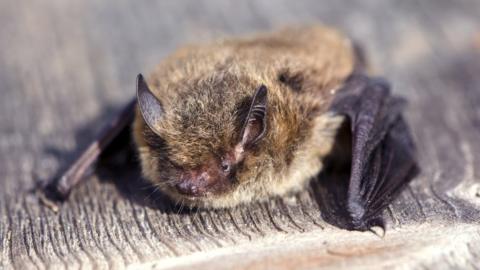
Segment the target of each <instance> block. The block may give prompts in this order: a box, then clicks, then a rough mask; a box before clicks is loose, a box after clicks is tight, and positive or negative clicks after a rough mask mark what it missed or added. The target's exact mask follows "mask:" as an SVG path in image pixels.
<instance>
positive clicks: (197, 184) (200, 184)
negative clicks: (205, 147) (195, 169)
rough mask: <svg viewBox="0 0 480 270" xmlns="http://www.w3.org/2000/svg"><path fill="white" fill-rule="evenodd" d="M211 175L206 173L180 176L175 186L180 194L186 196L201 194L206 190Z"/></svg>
mask: <svg viewBox="0 0 480 270" xmlns="http://www.w3.org/2000/svg"><path fill="white" fill-rule="evenodd" d="M210 180H212V179H211V177H210V176H209V175H208V174H206V173H201V174H193V175H190V176H189V177H185V178H182V179H181V180H180V182H179V183H178V184H177V185H176V186H175V187H176V188H177V191H178V192H179V193H180V194H183V195H187V196H202V195H204V194H205V192H206V191H207V190H208V186H209V184H211V183H210Z"/></svg>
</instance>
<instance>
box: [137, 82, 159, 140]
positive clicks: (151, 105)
mask: <svg viewBox="0 0 480 270" xmlns="http://www.w3.org/2000/svg"><path fill="white" fill-rule="evenodd" d="M137 101H138V106H139V108H140V112H141V113H142V116H143V119H144V120H145V122H146V123H147V125H148V126H149V127H150V129H152V130H153V131H154V132H155V133H158V131H157V130H156V124H157V123H158V122H160V120H161V118H162V116H163V107H162V104H161V103H160V101H159V100H158V99H157V98H156V97H155V96H154V95H153V93H152V91H150V88H148V85H147V83H146V82H145V79H144V78H143V76H142V74H138V76H137Z"/></svg>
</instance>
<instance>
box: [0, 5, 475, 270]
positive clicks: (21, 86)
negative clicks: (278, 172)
mask: <svg viewBox="0 0 480 270" xmlns="http://www.w3.org/2000/svg"><path fill="white" fill-rule="evenodd" d="M478 14H480V4H479V3H478V2H477V1H475V0H470V1H467V0H461V1H455V2H451V1H445V0H441V1H433V0H427V1H416V0H408V1H401V2H400V1H375V0H368V1H334V2H330V3H327V1H313V0H309V1H295V2H292V1H275V2H273V1H267V0H262V1H241V2H238V3H237V2H230V1H220V0H214V1H175V2H155V3H154V2H146V1H145V2H140V1H93V0H92V1H61V0H51V1H42V2H36V1H31V0H19V1H8V0H5V1H0V25H2V27H0V93H1V94H2V97H1V99H0V105H1V106H0V134H1V136H0V173H1V177H2V178H1V179H0V186H1V188H0V269H3V268H5V269H25V268H39V269H43V268H47V267H52V268H125V267H127V266H132V267H135V266H138V267H144V268H147V267H153V268H158V269H166V268H169V269H170V268H171V269H176V268H184V267H187V266H189V267H190V266H192V265H193V266H195V267H197V268H199V269H207V268H208V269H209V268H211V267H212V266H214V267H217V268H226V267H232V268H245V267H248V268H253V269H263V268H273V267H275V268H284V269H288V268H291V267H293V266H295V267H297V268H299V269H301V268H303V269H308V268H313V267H316V266H327V267H330V268H345V267H351V266H358V267H365V268H367V267H368V268H370V267H371V266H372V265H373V266H376V267H378V268H381V267H395V266H397V267H405V268H407V267H415V268H421V267H425V268H433V269H437V268H449V267H462V268H479V267H480V264H479V262H480V247H479V245H478V244H477V243H478V241H479V240H480V225H479V220H480V142H479V140H478V138H479V137H480V78H479V76H478V75H477V74H478V70H480V46H479V45H478V44H479V43H478V40H479V36H480V17H478ZM318 21H320V22H325V23H329V24H333V25H335V26H337V27H339V28H341V29H343V30H345V31H346V32H348V33H349V34H351V35H352V36H353V37H354V38H355V39H356V40H359V41H361V42H362V43H363V44H364V45H365V47H366V48H367V51H368V52H369V54H370V57H371V61H372V63H373V65H374V66H376V67H377V70H378V71H379V73H382V74H385V75H386V76H387V77H388V78H390V79H391V81H392V82H393V85H394V91H395V92H396V93H398V94H400V95H403V96H405V97H406V98H407V99H408V100H409V101H410V105H409V109H408V111H407V119H408V122H409V123H410V124H411V127H412V131H413V135H414V137H415V140H416V141H417V145H418V152H419V159H420V165H421V170H422V171H421V174H420V175H419V176H418V177H417V178H416V179H415V180H414V181H413V182H412V184H411V185H410V187H409V188H408V189H407V190H406V191H405V192H404V193H403V194H402V195H401V197H400V198H399V199H398V200H397V201H396V202H395V203H394V204H393V205H392V206H390V207H389V209H388V211H387V212H386V215H387V217H388V222H389V223H388V226H389V229H388V231H387V235H386V236H385V238H383V239H381V238H379V237H377V236H375V235H373V234H371V233H358V232H346V231H342V230H339V229H337V228H334V227H332V226H331V225H329V224H328V223H326V222H325V221H324V220H323V219H322V218H321V216H320V208H321V207H319V202H320V201H321V198H320V195H319V194H320V192H319V190H320V189H321V188H322V187H321V183H318V182H317V183H314V184H313V185H312V187H311V189H310V190H306V191H305V192H302V193H301V194H296V195H292V196H290V197H287V198H281V199H273V200H271V201H269V202H267V203H256V204H253V205H249V206H245V207H239V208H235V209H230V210H218V211H205V210H202V211H199V212H194V213H189V212H185V211H178V207H177V208H175V207H170V206H168V205H166V204H163V203H162V202H163V199H162V198H161V196H158V194H153V195H152V194H149V193H148V192H149V191H148V190H145V188H144V187H142V186H140V185H138V183H135V181H132V179H133V180H134V179H137V178H138V176H139V174H138V170H135V169H132V168H120V169H118V168H116V169H115V170H109V169H108V168H101V169H100V170H99V172H98V173H97V174H95V175H93V176H91V177H92V179H91V181H88V183H87V184H85V185H82V186H81V187H80V188H79V190H77V191H75V192H74V193H73V194H72V197H71V199H70V200H69V201H68V202H66V203H65V205H64V206H63V207H62V209H61V210H60V212H59V213H58V214H55V213H53V212H51V211H49V210H48V209H46V208H45V207H44V206H42V205H39V204H38V200H37V197H36V196H35V194H33V193H30V192H29V191H30V190H31V189H32V188H33V187H34V186H35V182H36V181H37V180H41V179H43V180H46V179H50V178H52V177H54V176H55V174H56V173H57V172H58V171H59V170H61V169H62V168H65V166H67V165H68V164H69V163H70V162H71V161H72V160H73V159H74V157H75V156H76V154H77V153H78V152H79V150H80V149H81V148H82V147H83V146H85V145H86V144H87V143H88V142H89V140H90V139H91V138H93V137H94V135H95V134H96V133H97V132H98V130H99V127H100V125H101V123H102V122H104V121H105V120H106V119H107V118H109V117H111V116H112V115H113V113H114V111H115V110H116V109H118V108H119V107H120V106H121V104H123V103H124V102H126V101H127V100H128V99H129V98H130V97H132V96H133V93H134V85H133V83H134V77H135V75H136V74H137V73H138V72H139V71H144V72H146V71H148V70H150V69H151V68H152V67H153V66H154V65H155V64H156V63H157V62H158V61H160V59H161V58H162V57H164V56H165V55H166V54H168V52H171V51H172V50H173V49H174V48H175V47H176V46H178V45H179V44H182V43H184V42H195V41H202V40H207V39H210V38H214V37H219V36H224V35H227V34H241V33H247V32H253V31H261V30H267V29H271V28H276V27H279V26H282V25H285V24H292V23H294V24H298V23H312V22H318ZM328 180H329V179H327V178H323V177H322V178H321V179H320V181H328ZM330 180H332V179H330ZM155 200H158V201H157V202H153V203H152V201H155Z"/></svg>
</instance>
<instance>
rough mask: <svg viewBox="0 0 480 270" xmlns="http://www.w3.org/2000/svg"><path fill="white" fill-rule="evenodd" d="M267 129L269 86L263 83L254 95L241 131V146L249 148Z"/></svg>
mask: <svg viewBox="0 0 480 270" xmlns="http://www.w3.org/2000/svg"><path fill="white" fill-rule="evenodd" d="M266 130H267V87H266V86H265V85H261V86H260V87H259V88H258V89H257V90H256V91H255V94H254V95H253V99H252V103H251V104H250V109H249V110H248V114H247V118H245V123H244V124H243V128H242V132H241V142H240V144H241V146H242V147H243V148H247V147H249V146H252V145H254V144H255V143H256V142H258V141H259V140H260V139H261V138H262V137H263V136H264V135H265V133H266Z"/></svg>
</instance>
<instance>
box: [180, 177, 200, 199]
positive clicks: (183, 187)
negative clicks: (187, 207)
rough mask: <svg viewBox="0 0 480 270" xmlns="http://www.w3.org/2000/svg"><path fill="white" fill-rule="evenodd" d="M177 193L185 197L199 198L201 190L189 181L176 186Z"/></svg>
mask: <svg viewBox="0 0 480 270" xmlns="http://www.w3.org/2000/svg"><path fill="white" fill-rule="evenodd" d="M175 187H176V188H177V191H178V192H179V193H180V194H183V195H189V196H199V188H198V186H197V185H195V184H194V183H192V181H189V180H183V181H182V182H180V183H178V184H177V185H176V186H175Z"/></svg>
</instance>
